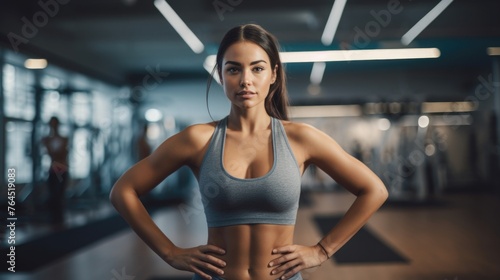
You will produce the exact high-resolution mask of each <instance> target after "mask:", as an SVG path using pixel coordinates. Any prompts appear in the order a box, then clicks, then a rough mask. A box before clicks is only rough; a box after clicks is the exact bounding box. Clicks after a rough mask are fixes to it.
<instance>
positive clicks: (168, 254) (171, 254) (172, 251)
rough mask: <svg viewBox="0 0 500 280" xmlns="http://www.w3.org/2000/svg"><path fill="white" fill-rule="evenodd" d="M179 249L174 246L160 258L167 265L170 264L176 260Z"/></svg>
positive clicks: (162, 253)
mask: <svg viewBox="0 0 500 280" xmlns="http://www.w3.org/2000/svg"><path fill="white" fill-rule="evenodd" d="M178 249H179V248H178V247H176V246H172V247H170V248H167V249H165V250H164V251H162V252H161V255H160V256H161V258H162V259H163V260H164V261H165V262H166V263H169V264H170V263H171V262H172V260H173V259H174V257H175V255H176V254H177V253H176V252H177V250H178Z"/></svg>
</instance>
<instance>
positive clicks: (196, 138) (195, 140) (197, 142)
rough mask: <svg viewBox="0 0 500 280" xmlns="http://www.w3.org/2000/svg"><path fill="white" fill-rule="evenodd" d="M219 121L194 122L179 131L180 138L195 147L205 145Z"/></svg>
mask: <svg viewBox="0 0 500 280" xmlns="http://www.w3.org/2000/svg"><path fill="white" fill-rule="evenodd" d="M217 123H218V122H209V123H201V124H193V125H190V126H188V127H186V128H185V129H184V130H182V131H181V132H179V136H180V138H181V139H182V140H183V141H184V142H185V143H186V144H191V145H194V147H204V146H205V145H206V144H207V142H208V141H209V140H210V138H211V137H212V135H213V133H214V130H215V127H216V126H217Z"/></svg>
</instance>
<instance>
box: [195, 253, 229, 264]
mask: <svg viewBox="0 0 500 280" xmlns="http://www.w3.org/2000/svg"><path fill="white" fill-rule="evenodd" d="M200 259H202V260H203V261H205V262H208V263H211V264H214V265H217V266H219V267H225V266H226V262H225V261H223V260H221V259H219V258H217V257H215V256H212V255H208V254H203V255H202V256H201V257H200Z"/></svg>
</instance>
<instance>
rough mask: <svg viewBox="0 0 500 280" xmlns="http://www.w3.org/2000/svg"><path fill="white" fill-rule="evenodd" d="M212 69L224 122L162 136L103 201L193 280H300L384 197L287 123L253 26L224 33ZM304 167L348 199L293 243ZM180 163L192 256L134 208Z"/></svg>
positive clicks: (363, 172) (283, 100)
mask: <svg viewBox="0 0 500 280" xmlns="http://www.w3.org/2000/svg"><path fill="white" fill-rule="evenodd" d="M215 70H216V71H217V73H218V74H219V77H220V82H221V84H222V86H223V88H224V92H225V94H226V96H227V98H228V99H229V101H230V103H231V109H230V112H229V115H228V116H226V117H225V118H223V119H221V120H219V121H213V122H210V123H205V124H196V125H192V126H190V127H188V128H186V129H184V130H183V131H181V132H179V133H178V134H176V135H174V136H172V137H170V138H168V139H167V140H166V141H165V142H164V143H162V144H161V145H160V146H159V147H158V148H157V149H156V150H155V151H154V152H153V153H152V154H151V155H150V156H148V157H147V158H145V159H144V160H142V161H140V162H138V163H137V164H136V165H134V166H133V167H131V168H130V169H129V170H127V171H126V172H125V173H124V174H123V175H122V176H121V177H120V179H119V180H118V181H117V182H116V184H115V185H114V186H113V189H112V191H111V193H110V199H111V202H112V203H113V205H114V206H115V208H116V209H117V210H118V212H119V213H120V214H121V215H122V216H123V218H124V219H125V220H126V221H127V222H128V223H129V224H130V226H131V227H132V229H133V230H134V231H135V232H136V233H137V234H138V235H139V236H140V237H141V238H142V239H143V240H144V241H145V243H146V244H147V245H149V246H150V247H151V249H152V250H153V251H155V252H156V253H157V254H158V255H159V256H160V257H161V258H162V259H163V260H164V261H165V262H166V263H168V264H169V265H171V266H172V267H174V268H177V269H180V270H186V271H191V272H193V273H194V274H195V275H194V276H193V279H194V280H195V279H227V280H257V279H258V280H272V279H294V280H297V279H302V276H301V273H300V271H301V270H304V269H307V268H312V267H317V266H319V265H321V264H322V263H323V262H324V261H326V260H327V259H329V258H330V256H332V255H333V254H335V252H336V251H337V250H339V248H341V247H342V246H343V245H344V244H345V243H346V242H347V241H348V240H349V239H350V238H351V237H352V236H353V235H354V234H355V233H356V232H357V231H358V230H359V229H360V228H361V227H362V226H363V225H364V224H365V223H366V222H367V220H368V219H369V218H370V216H372V214H373V213H374V212H375V211H377V209H378V208H379V207H380V206H381V205H382V204H383V203H384V201H385V200H386V198H387V190H386V188H385V186H384V184H383V183H382V181H381V180H380V179H379V178H378V177H377V176H376V175H375V174H374V173H373V172H372V171H371V170H370V169H369V168H367V167H366V166H365V165H364V164H363V163H361V162H360V161H359V160H357V159H355V158H354V157H352V156H350V155H349V154H348V153H347V152H345V151H344V150H343V149H342V148H341V147H340V146H339V145H338V144H337V143H336V141H334V140H333V139H332V138H330V137H329V136H328V135H327V134H325V133H323V132H321V131H319V130H318V129H316V128H314V127H312V126H309V125H306V124H302V123H295V122H291V121H289V120H288V114H287V106H288V101H287V99H288V97H287V90H286V79H285V72H284V69H283V65H282V63H281V61H280V57H279V48H278V42H277V40H276V38H275V37H274V36H273V35H272V34H270V33H269V32H267V31H266V30H264V29H263V28H262V27H260V26H258V25H254V24H248V25H242V26H238V27H235V28H233V29H231V30H229V31H228V33H226V35H225V36H224V38H223V39H222V42H221V44H220V46H219V50H218V53H217V59H216V68H215V69H214V71H215ZM209 88H210V85H208V86H207V94H208V89H209ZM311 164H314V165H315V166H317V167H318V168H320V169H322V170H323V171H324V172H326V173H327V174H328V175H330V176H331V177H332V178H333V179H334V180H335V181H337V182H338V183H339V184H341V185H342V186H343V187H345V188H346V189H347V190H348V191H350V192H351V193H353V194H354V195H356V196H357V198H356V200H355V201H354V202H353V204H352V206H351V207H350V208H349V210H348V211H347V212H346V214H345V216H344V217H343V219H342V220H341V221H340V222H339V223H338V224H337V225H335V226H333V225H332V229H331V231H330V232H329V233H328V234H327V235H326V236H324V237H323V238H322V239H321V240H319V241H318V240H311V244H313V245H299V244H294V240H293V234H294V229H295V220H296V215H297V209H298V202H299V196H300V189H301V176H302V174H303V173H304V171H305V169H306V168H307V167H308V166H309V165H311ZM184 165H186V166H188V167H190V169H191V170H192V171H193V173H194V174H195V176H196V178H197V179H198V183H199V187H200V192H201V197H202V202H203V205H204V208H205V214H206V219H207V224H208V227H209V228H208V240H207V244H205V245H200V246H197V247H193V248H181V247H178V246H176V245H175V244H174V243H173V242H172V241H171V240H170V239H169V238H168V237H167V236H166V235H165V234H164V233H163V232H162V231H161V230H160V229H159V228H158V226H157V225H156V224H155V223H154V221H153V220H152V219H151V217H150V216H149V214H148V212H147V211H146V209H145V208H144V205H143V204H142V203H141V201H140V200H139V197H140V196H141V195H143V194H145V193H147V192H149V191H150V190H151V189H153V188H154V187H155V186H156V185H158V184H159V183H160V182H161V181H162V180H164V179H165V178H166V177H167V176H169V175H170V174H172V173H173V172H174V171H176V170H178V169H179V168H180V167H181V166H184ZM214 194H215V195H214Z"/></svg>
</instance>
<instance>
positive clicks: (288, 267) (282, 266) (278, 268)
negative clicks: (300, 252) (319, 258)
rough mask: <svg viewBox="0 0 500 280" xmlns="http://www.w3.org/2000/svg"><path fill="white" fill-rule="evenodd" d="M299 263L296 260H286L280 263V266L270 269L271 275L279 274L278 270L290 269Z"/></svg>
mask: <svg viewBox="0 0 500 280" xmlns="http://www.w3.org/2000/svg"><path fill="white" fill-rule="evenodd" d="M299 264H300V262H299V261H298V260H293V261H289V262H287V263H285V264H283V265H280V266H278V267H276V268H275V269H273V270H272V271H271V274H273V275H275V274H279V273H280V272H283V271H287V270H289V269H292V268H294V267H296V266H298V265H299Z"/></svg>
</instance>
